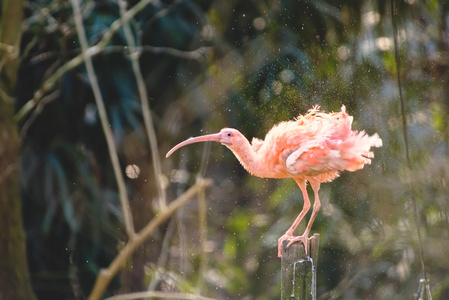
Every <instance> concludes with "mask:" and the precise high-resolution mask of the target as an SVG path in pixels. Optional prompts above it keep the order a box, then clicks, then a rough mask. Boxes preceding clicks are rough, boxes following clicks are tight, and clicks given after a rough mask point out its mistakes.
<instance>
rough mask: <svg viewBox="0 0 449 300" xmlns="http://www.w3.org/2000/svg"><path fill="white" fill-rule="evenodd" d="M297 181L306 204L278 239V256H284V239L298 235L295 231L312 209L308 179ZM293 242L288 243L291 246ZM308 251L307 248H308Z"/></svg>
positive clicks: (290, 238)
mask: <svg viewBox="0 0 449 300" xmlns="http://www.w3.org/2000/svg"><path fill="white" fill-rule="evenodd" d="M295 181H296V183H297V184H298V185H299V188H300V189H301V192H302V195H303V198H304V206H303V207H302V210H301V212H300V213H299V215H298V217H297V218H296V220H295V222H293V224H292V226H290V228H289V229H288V230H287V231H286V232H285V234H284V235H283V236H281V237H280V238H279V240H278V257H281V256H282V241H284V240H293V239H296V238H297V237H295V236H293V232H294V231H295V229H296V227H298V225H299V223H300V222H301V220H302V219H303V218H304V216H305V215H306V214H307V212H308V211H309V209H310V201H309V195H307V187H306V181H305V180H300V179H295ZM291 243H292V242H290V243H289V244H288V245H289V246H290V244H291ZM306 252H307V250H306Z"/></svg>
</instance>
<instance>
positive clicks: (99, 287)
mask: <svg viewBox="0 0 449 300" xmlns="http://www.w3.org/2000/svg"><path fill="white" fill-rule="evenodd" d="M72 1H75V0H72ZM211 183H212V181H211V180H210V179H203V180H201V181H199V182H197V183H196V184H195V185H194V186H192V187H191V188H190V189H188V190H187V191H186V192H185V193H184V194H182V195H181V196H180V197H178V198H177V199H176V200H174V201H173V202H171V203H170V204H169V205H168V206H167V209H166V210H164V211H162V212H161V213H160V214H159V215H157V216H156V217H154V218H153V219H152V220H151V222H150V223H148V224H147V225H146V226H145V227H144V228H143V229H142V230H141V231H140V232H139V233H137V234H136V237H135V238H134V239H132V240H129V241H128V243H127V244H126V245H125V247H124V248H123V249H122V250H121V251H120V252H119V254H118V255H117V256H116V257H115V258H114V260H113V261H112V262H111V264H110V265H109V267H108V268H107V269H103V270H101V271H100V273H99V274H98V277H97V280H96V281H95V285H94V287H93V289H92V292H91V294H90V295H89V298H88V299H89V300H96V299H100V298H101V296H102V295H103V293H104V291H105V289H106V287H107V286H108V284H109V282H110V281H111V280H112V278H113V277H114V276H115V275H116V274H117V272H118V271H119V270H120V269H121V268H122V267H123V265H124V263H125V261H126V260H127V259H129V257H131V255H132V254H133V253H134V251H136V249H137V247H139V246H140V245H141V244H142V243H143V242H144V241H145V240H146V239H148V238H149V237H150V236H151V235H152V234H153V232H154V231H155V230H156V228H158V227H159V226H160V225H161V224H162V223H163V222H165V221H166V220H167V219H168V218H169V217H170V216H171V215H173V213H175V212H176V211H177V210H178V209H179V208H180V207H182V206H183V205H185V204H186V203H187V202H188V201H190V200H191V199H192V198H193V196H195V195H196V194H197V193H198V190H200V189H201V188H205V187H208V186H209V185H211Z"/></svg>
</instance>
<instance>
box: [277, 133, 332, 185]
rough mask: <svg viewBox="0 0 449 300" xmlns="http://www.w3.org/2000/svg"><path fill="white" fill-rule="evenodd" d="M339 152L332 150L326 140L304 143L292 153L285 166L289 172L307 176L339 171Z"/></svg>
mask: <svg viewBox="0 0 449 300" xmlns="http://www.w3.org/2000/svg"><path fill="white" fill-rule="evenodd" d="M339 156H340V153H339V151H338V150H334V149H331V148H330V147H329V145H328V144H327V142H326V139H325V138H322V139H315V140H310V141H307V142H304V143H302V144H301V146H300V147H299V148H298V149H297V150H295V151H294V152H292V153H291V154H290V155H289V156H288V157H287V159H286V161H285V164H286V167H287V169H288V170H289V172H291V173H293V174H298V173H302V174H303V175H306V176H315V175H317V174H320V173H325V172H329V171H332V170H339V169H340V166H339V165H338V158H339Z"/></svg>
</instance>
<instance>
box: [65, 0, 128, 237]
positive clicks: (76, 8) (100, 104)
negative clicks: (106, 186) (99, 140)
mask: <svg viewBox="0 0 449 300" xmlns="http://www.w3.org/2000/svg"><path fill="white" fill-rule="evenodd" d="M71 3H72V7H73V12H74V15H75V24H76V28H77V31H78V37H79V40H80V44H81V49H82V51H83V52H82V55H83V56H84V61H85V63H86V69H87V75H88V77H89V81H90V84H91V86H92V91H93V93H94V98H95V103H96V104H97V108H98V114H99V116H100V121H101V126H102V128H103V132H104V135H105V138H106V143H107V145H108V150H109V156H110V158H111V163H112V168H113V169H114V175H115V178H116V180H117V186H118V191H119V196H120V202H121V204H122V212H123V216H124V221H125V228H126V232H127V233H128V237H129V238H130V239H131V240H132V239H133V238H134V235H135V230H134V223H133V219H132V214H131V209H130V207H129V199H128V194H127V192H126V186H125V180H124V178H123V174H122V170H121V168H120V162H119V159H118V154H117V149H116V147H115V144H114V136H113V134H112V130H111V128H110V126H109V124H110V123H109V120H108V115H107V113H106V108H105V105H104V101H103V96H102V95H101V91H100V85H99V83H98V80H97V76H96V75H95V70H94V67H93V63H92V57H91V56H88V55H87V53H88V50H89V48H88V43H87V38H86V33H85V31H84V25H83V19H82V15H81V11H80V3H79V0H71Z"/></svg>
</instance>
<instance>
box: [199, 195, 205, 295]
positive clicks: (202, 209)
mask: <svg viewBox="0 0 449 300" xmlns="http://www.w3.org/2000/svg"><path fill="white" fill-rule="evenodd" d="M198 223H199V228H198V229H199V231H200V247H201V249H200V267H199V276H198V284H197V293H198V294H201V291H202V289H203V286H204V278H206V276H205V275H206V274H204V273H205V271H206V253H205V249H206V246H205V245H206V239H207V214H206V196H205V191H204V187H203V188H201V189H200V190H199V191H198Z"/></svg>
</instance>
